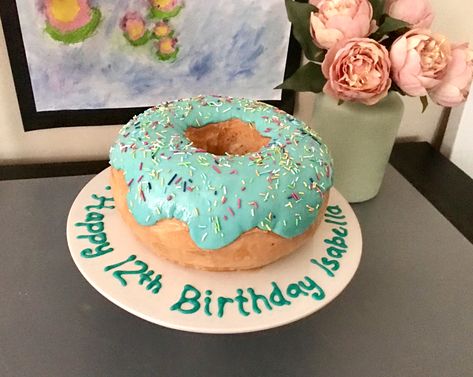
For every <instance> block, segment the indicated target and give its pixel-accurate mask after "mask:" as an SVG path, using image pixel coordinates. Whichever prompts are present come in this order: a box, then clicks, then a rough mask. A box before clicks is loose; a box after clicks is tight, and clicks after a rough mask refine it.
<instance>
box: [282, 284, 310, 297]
mask: <svg viewBox="0 0 473 377" xmlns="http://www.w3.org/2000/svg"><path fill="white" fill-rule="evenodd" d="M286 293H287V295H288V296H289V297H291V298H297V297H299V296H301V295H302V296H308V295H309V294H308V293H307V292H305V291H304V290H302V288H301V287H299V285H298V284H295V283H293V284H289V285H288V286H287V289H286Z"/></svg>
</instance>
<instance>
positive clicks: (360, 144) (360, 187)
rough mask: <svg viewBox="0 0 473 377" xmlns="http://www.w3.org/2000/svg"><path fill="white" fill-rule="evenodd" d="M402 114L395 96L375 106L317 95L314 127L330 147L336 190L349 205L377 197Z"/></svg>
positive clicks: (391, 93)
mask: <svg viewBox="0 0 473 377" xmlns="http://www.w3.org/2000/svg"><path fill="white" fill-rule="evenodd" d="M403 114H404V104H403V102H402V99H401V98H400V96H399V94H397V93H395V92H390V93H389V95H388V96H387V97H386V98H384V99H383V100H381V101H380V102H378V103H377V104H375V105H373V106H367V105H364V104H360V103H353V102H344V103H342V104H339V103H338V101H337V100H335V99H333V98H332V97H330V96H328V95H326V94H323V93H320V94H317V95H316V98H315V104H314V113H313V116H312V120H311V127H312V128H313V129H314V130H315V131H316V132H317V133H318V134H319V135H320V136H321V137H322V139H323V141H324V142H325V143H326V144H327V145H328V148H329V150H330V154H331V155H332V158H333V161H334V182H335V188H336V189H337V190H338V191H339V192H340V193H341V194H342V195H343V196H344V197H345V198H346V199H347V200H348V201H349V202H350V203H359V202H364V201H367V200H370V199H372V198H374V197H375V196H376V195H377V194H378V192H379V190H380V187H381V183H382V181H383V177H384V173H385V170H386V166H387V164H388V161H389V156H390V154H391V151H392V148H393V145H394V141H395V139H396V136H397V133H398V130H399V126H400V124H401V119H402V116H403Z"/></svg>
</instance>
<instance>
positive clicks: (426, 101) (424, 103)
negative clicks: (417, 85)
mask: <svg viewBox="0 0 473 377" xmlns="http://www.w3.org/2000/svg"><path fill="white" fill-rule="evenodd" d="M420 102H422V114H424V113H425V110H427V107H428V106H429V99H428V98H427V96H422V97H420Z"/></svg>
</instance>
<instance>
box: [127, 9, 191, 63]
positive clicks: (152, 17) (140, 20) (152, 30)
mask: <svg viewBox="0 0 473 377" xmlns="http://www.w3.org/2000/svg"><path fill="white" fill-rule="evenodd" d="M149 5H150V8H149V10H148V12H147V17H146V18H145V17H143V16H142V15H141V14H140V13H138V12H136V11H128V12H126V13H125V15H124V16H123V18H122V20H121V21H120V27H121V29H122V30H123V36H124V37H125V38H126V39H127V40H128V42H129V43H130V44H131V45H133V46H142V45H145V44H149V42H153V43H151V45H152V46H153V47H154V49H155V53H156V57H157V58H158V59H159V60H160V61H167V62H174V61H175V60H176V59H177V55H178V53H179V47H178V46H177V38H175V37H174V35H175V31H174V29H173V27H172V26H171V24H170V19H171V18H173V17H176V16H177V15H178V14H179V13H180V11H181V9H182V8H183V3H182V1H178V0H151V1H150V2H149ZM156 20H157V21H156ZM149 24H151V26H149Z"/></svg>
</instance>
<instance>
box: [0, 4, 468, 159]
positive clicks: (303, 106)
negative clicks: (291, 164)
mask: <svg viewBox="0 0 473 377" xmlns="http://www.w3.org/2000/svg"><path fill="white" fill-rule="evenodd" d="M413 1H414V0H413ZM432 2H433V5H434V7H435V10H436V13H437V19H436V21H435V24H434V29H436V30H438V31H442V32H443V33H444V34H446V35H447V36H448V37H450V38H452V39H454V40H458V41H466V40H470V41H472V42H473V28H471V27H470V18H471V15H472V14H473V1H465V0H449V1H444V0H433V1H432ZM0 78H1V79H0V127H1V129H2V135H1V137H0V163H3V164H6V163H18V162H32V161H38V162H40V161H72V160H92V159H103V158H106V156H107V153H108V148H109V146H110V144H111V143H112V141H113V140H114V138H115V134H116V133H117V131H118V128H119V126H106V127H76V128H64V129H54V130H46V131H34V132H28V133H25V132H23V127H22V123H21V118H20V113H19V109H18V103H17V100H16V94H15V88H14V85H13V79H12V75H11V70H10V66H9V61H8V54H7V51H6V47H5V39H4V35H3V29H1V28H0ZM312 98H313V97H312V95H311V94H310V93H302V94H300V95H299V96H298V103H297V107H296V116H298V117H300V118H301V119H303V120H305V121H307V120H308V119H310V116H311V112H312V103H313V100H312ZM405 103H406V113H405V117H404V120H403V123H402V125H401V130H400V133H399V137H400V138H409V139H413V138H414V139H418V140H427V141H431V140H432V139H433V138H434V137H435V133H436V130H437V127H438V124H439V119H440V116H441V113H442V109H441V108H439V107H438V106H434V105H432V106H431V107H430V108H429V109H428V110H427V112H426V113H425V114H424V115H422V116H421V115H420V103H419V100H418V99H409V98H406V99H405Z"/></svg>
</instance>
